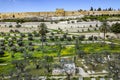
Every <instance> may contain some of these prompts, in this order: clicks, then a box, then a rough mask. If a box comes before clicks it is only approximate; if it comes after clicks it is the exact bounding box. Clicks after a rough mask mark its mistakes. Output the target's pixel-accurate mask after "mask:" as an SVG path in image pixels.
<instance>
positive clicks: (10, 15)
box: [0, 9, 120, 19]
mask: <svg viewBox="0 0 120 80" xmlns="http://www.w3.org/2000/svg"><path fill="white" fill-rule="evenodd" d="M102 14H109V15H113V14H120V11H64V9H56V11H55V12H21V13H0V19H8V18H25V17H59V16H79V15H102Z"/></svg>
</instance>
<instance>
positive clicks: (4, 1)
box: [0, 0, 120, 12]
mask: <svg viewBox="0 0 120 80" xmlns="http://www.w3.org/2000/svg"><path fill="white" fill-rule="evenodd" d="M91 6H93V7H94V8H98V7H101V8H104V9H105V8H108V7H112V8H115V9H118V8H120V0H0V12H33V11H34V12H35V11H55V9H56V8H64V9H65V10H78V9H86V10H88V9H90V7H91Z"/></svg>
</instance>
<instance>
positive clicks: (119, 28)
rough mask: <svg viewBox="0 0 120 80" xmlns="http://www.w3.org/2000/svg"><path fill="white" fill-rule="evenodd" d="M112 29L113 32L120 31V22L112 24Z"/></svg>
mask: <svg viewBox="0 0 120 80" xmlns="http://www.w3.org/2000/svg"><path fill="white" fill-rule="evenodd" d="M111 31H112V32H113V33H120V23H115V24H113V25H112V26H111Z"/></svg>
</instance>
